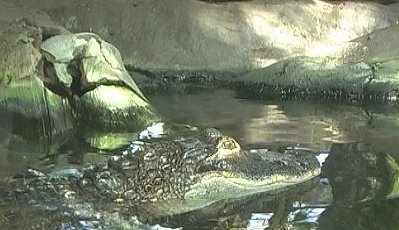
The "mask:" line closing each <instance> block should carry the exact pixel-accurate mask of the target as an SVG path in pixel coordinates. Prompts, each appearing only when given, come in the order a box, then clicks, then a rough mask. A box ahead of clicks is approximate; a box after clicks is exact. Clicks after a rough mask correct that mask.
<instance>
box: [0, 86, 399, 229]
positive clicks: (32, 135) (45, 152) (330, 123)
mask: <svg viewBox="0 0 399 230" xmlns="http://www.w3.org/2000/svg"><path fill="white" fill-rule="evenodd" d="M148 98H149V100H150V101H151V102H152V104H153V105H154V107H155V108H156V109H157V111H158V112H159V113H160V114H161V115H162V116H163V117H164V118H165V120H166V121H169V122H175V123H186V124H194V125H198V126H204V127H216V128H218V129H220V130H221V131H222V132H223V133H225V134H227V135H230V136H233V137H234V138H235V139H237V140H238V141H239V142H240V144H241V145H242V146H243V147H244V148H268V149H270V150H273V151H284V149H286V148H289V147H304V148H309V149H312V150H315V151H316V152H319V153H320V154H319V158H320V161H321V162H324V165H323V174H322V176H321V179H320V181H319V180H314V181H310V182H308V183H306V184H303V185H299V186H297V187H295V188H292V189H290V190H289V191H288V190H287V191H276V192H275V193H268V194H260V195H258V196H252V197H247V198H245V199H242V200H238V201H234V202H221V203H218V204H215V205H214V206H213V207H210V208H208V209H206V210H199V211H197V212H193V213H186V214H181V215H176V216H162V215H160V216H152V217H151V216H147V217H146V218H145V220H143V221H144V222H147V223H149V224H150V225H151V226H153V225H156V224H160V225H161V226H165V227H172V228H176V227H182V228H183V229H230V228H236V229H245V228H247V229H274V228H279V227H281V228H294V229H297V228H298V229H398V228H399V218H398V217H399V216H398V215H399V205H398V202H399V200H398V199H397V197H398V196H399V179H398V178H399V164H398V162H397V159H399V142H398V141H397V140H399V132H397V130H398V128H399V127H398V126H399V121H398V120H399V116H398V107H397V105H396V104H390V103H372V102H369V103H358V104H348V103H338V102H332V101H323V100H321V101H300V100H276V99H268V98H264V99H253V98H250V97H248V96H246V95H242V94H240V93H238V92H235V91H232V90H227V89H210V90H204V89H202V90H198V89H190V90H187V91H186V92H185V93H163V94H161V95H160V94H151V95H148ZM7 119H8V120H5V119H3V120H2V122H0V124H1V125H2V126H1V128H0V146H1V149H0V180H6V179H7V177H9V176H12V175H15V174H16V173H17V172H19V171H22V170H23V169H24V168H26V167H27V166H34V167H36V168H43V169H46V168H48V167H61V168H62V167H67V166H69V165H73V164H76V163H78V164H81V163H84V162H93V161H99V162H101V161H103V160H104V158H105V156H104V154H103V153H98V152H95V151H92V150H90V148H87V146H85V143H82V142H79V141H76V142H71V143H65V144H64V147H63V148H56V149H55V150H54V149H52V148H53V146H52V145H51V143H52V142H49V141H48V139H46V138H38V135H39V134H40V125H37V124H35V123H34V122H31V123H30V122H29V121H27V123H26V124H25V125H23V126H22V127H10V125H14V124H20V123H19V122H17V123H15V122H12V121H10V120H9V116H8V117H7ZM24 127H25V128H24ZM35 129H38V130H39V131H37V133H36V132H35ZM39 136H40V135H39ZM68 145H71V146H68ZM49 153H51V154H49ZM327 156H328V157H327ZM326 157H327V158H326ZM125 214H126V213H125ZM129 215H134V213H131V214H129ZM1 221H3V222H7V221H16V222H18V221H22V220H14V219H12V218H11V219H10V218H8V219H7V217H4V216H3V217H0V223H1ZM24 221H29V220H24ZM15 225H16V226H18V224H17V223H16V224H15ZM82 229H89V228H84V227H82Z"/></svg>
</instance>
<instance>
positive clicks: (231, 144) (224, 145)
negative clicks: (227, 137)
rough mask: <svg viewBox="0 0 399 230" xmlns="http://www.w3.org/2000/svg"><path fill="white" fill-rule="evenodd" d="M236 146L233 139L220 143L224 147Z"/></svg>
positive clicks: (233, 147)
mask: <svg viewBox="0 0 399 230" xmlns="http://www.w3.org/2000/svg"><path fill="white" fill-rule="evenodd" d="M236 147H237V146H236V144H235V143H234V142H233V141H225V142H223V143H222V148H224V149H230V150H231V149H235V148H236Z"/></svg>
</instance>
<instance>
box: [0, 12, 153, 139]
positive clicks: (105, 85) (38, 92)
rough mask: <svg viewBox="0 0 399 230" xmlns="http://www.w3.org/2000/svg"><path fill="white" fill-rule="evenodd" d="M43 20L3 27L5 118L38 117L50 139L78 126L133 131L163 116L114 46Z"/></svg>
mask: <svg viewBox="0 0 399 230" xmlns="http://www.w3.org/2000/svg"><path fill="white" fill-rule="evenodd" d="M42 19H43V20H38V19H37V18H36V19H35V18H34V19H31V18H25V19H21V20H18V21H16V22H13V23H11V25H9V26H8V27H6V28H5V29H3V30H2V31H1V34H0V39H1V42H0V52H1V53H2V54H3V55H2V56H1V57H0V112H2V113H1V114H3V115H2V120H4V121H6V120H7V117H15V116H18V117H25V119H28V120H35V121H37V123H40V124H41V125H39V127H40V126H41V128H40V129H41V130H39V134H40V135H42V136H47V137H51V136H52V135H54V134H57V133H63V132H66V131H68V130H71V129H74V128H78V127H79V129H81V130H89V131H90V130H96V131H98V130H105V129H106V130H107V131H108V132H109V131H111V130H113V131H114V132H119V131H130V132H133V131H137V130H139V129H142V128H143V127H144V126H145V125H148V124H149V123H150V122H152V121H154V120H158V118H157V115H156V114H155V113H154V111H153V108H152V106H151V105H149V103H148V101H147V99H146V98H145V97H144V95H143V94H142V93H141V91H140V90H139V89H138V88H137V86H136V84H135V82H134V81H133V79H132V78H131V76H130V75H129V74H128V73H127V72H126V70H125V68H124V65H123V62H122V60H121V57H120V54H119V52H118V50H117V49H116V48H115V47H114V46H112V45H111V44H110V43H107V42H105V41H104V40H102V39H101V38H100V37H99V36H97V35H95V34H90V33H83V34H70V33H68V31H66V30H65V29H64V28H62V27H60V26H56V25H55V24H52V22H51V21H50V20H48V19H45V18H42ZM46 20H48V21H47V23H46V22H45V21H46ZM54 34H60V35H57V36H53V35H54ZM51 36H53V37H51ZM47 37H51V38H49V39H46V38H47ZM7 114H8V115H9V116H8V115H7ZM10 119H11V118H10ZM11 120H12V119H11ZM1 123H2V124H3V123H4V122H1ZM77 124H79V126H76V125H77ZM129 138H131V137H129Z"/></svg>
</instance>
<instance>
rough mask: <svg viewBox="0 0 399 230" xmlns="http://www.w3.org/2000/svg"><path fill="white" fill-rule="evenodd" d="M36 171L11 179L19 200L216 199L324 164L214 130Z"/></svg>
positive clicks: (284, 181) (294, 178) (310, 172)
mask: <svg viewBox="0 0 399 230" xmlns="http://www.w3.org/2000/svg"><path fill="white" fill-rule="evenodd" d="M30 173H31V174H35V176H33V177H30V178H28V177H25V178H24V179H23V180H20V179H17V180H16V181H13V182H11V184H12V187H13V189H12V190H13V192H12V194H13V196H16V198H17V199H18V200H28V201H30V202H32V201H34V202H35V203H36V202H38V203H40V201H43V200H45V201H49V200H50V201H51V200H54V201H55V200H57V201H58V200H60V199H61V202H62V200H70V199H74V200H76V199H83V200H93V199H94V200H98V199H102V200H104V199H105V200H109V201H118V202H124V201H128V202H129V203H143V202H147V203H148V202H160V201H168V200H174V199H185V200H190V199H204V200H210V201H211V202H213V201H217V200H221V199H224V198H237V197H242V196H246V195H249V194H254V193H258V192H262V191H268V190H272V189H277V188H281V187H285V186H289V185H292V184H297V183H300V182H303V181H306V180H309V179H311V178H313V177H315V176H317V175H318V174H319V173H320V166H319V164H318V162H317V160H316V158H315V157H314V156H313V155H311V154H309V153H303V152H299V151H298V152H293V153H291V154H283V153H274V152H270V151H267V150H248V151H245V150H242V149H241V147H240V145H239V144H238V143H237V142H236V141H235V140H234V139H233V138H231V137H228V136H224V135H223V134H221V133H220V132H219V131H217V130H216V129H210V128H209V129H204V130H202V132H200V133H199V134H198V135H194V136H188V137H166V138H159V139H152V140H146V141H135V142H133V143H132V144H131V146H130V147H129V148H128V149H127V150H125V151H124V152H123V154H122V155H121V156H112V157H110V158H109V160H108V162H107V163H106V164H104V165H95V164H89V165H86V166H84V167H83V168H81V169H70V170H63V171H59V172H52V173H48V174H43V173H40V172H38V171H35V170H30Z"/></svg>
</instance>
